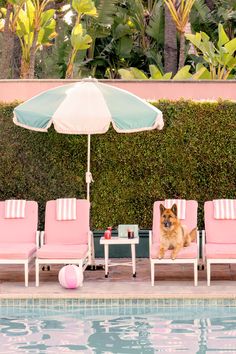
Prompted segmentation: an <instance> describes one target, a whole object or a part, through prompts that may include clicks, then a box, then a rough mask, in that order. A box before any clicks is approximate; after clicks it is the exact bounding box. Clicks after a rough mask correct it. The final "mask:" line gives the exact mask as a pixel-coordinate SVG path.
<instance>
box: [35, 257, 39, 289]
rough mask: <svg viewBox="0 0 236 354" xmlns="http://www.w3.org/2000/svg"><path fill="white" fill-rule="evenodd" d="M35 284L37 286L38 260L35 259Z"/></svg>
mask: <svg viewBox="0 0 236 354" xmlns="http://www.w3.org/2000/svg"><path fill="white" fill-rule="evenodd" d="M35 285H36V286H39V262H38V260H37V259H36V260H35Z"/></svg>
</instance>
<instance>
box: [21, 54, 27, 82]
mask: <svg viewBox="0 0 236 354" xmlns="http://www.w3.org/2000/svg"><path fill="white" fill-rule="evenodd" d="M28 76H29V62H28V61H26V60H25V59H24V58H23V57H22V58H21V67H20V77H21V79H28V78H29V77H28Z"/></svg>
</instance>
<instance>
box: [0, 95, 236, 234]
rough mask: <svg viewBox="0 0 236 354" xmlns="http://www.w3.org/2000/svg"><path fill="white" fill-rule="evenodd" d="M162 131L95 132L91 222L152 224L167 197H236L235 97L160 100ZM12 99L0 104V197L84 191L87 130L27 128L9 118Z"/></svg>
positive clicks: (43, 197)
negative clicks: (155, 211) (228, 99)
mask: <svg viewBox="0 0 236 354" xmlns="http://www.w3.org/2000/svg"><path fill="white" fill-rule="evenodd" d="M155 104H156V105H157V106H158V107H159V109H161V110H162V112H163V115H164V121H165V127H164V129H163V130H162V131H151V132H142V133H135V134H117V133H116V132H115V131H113V129H110V131H109V132H108V133H106V134H104V135H97V136H95V135H94V136H92V139H91V169H92V173H93V178H94V181H95V182H94V183H93V184H92V187H91V201H92V208H91V224H92V229H103V228H105V227H106V226H107V225H113V226H114V227H115V226H116V225H118V224H120V223H138V224H139V226H140V227H141V228H151V224H152V206H153V202H154V201H155V200H159V199H164V198H186V199H196V200H198V202H199V228H202V227H203V203H204V201H205V200H211V199H213V198H235V197H236V173H235V171H236V103H232V102H226V101H222V102H217V103H209V102H207V103H206V102H204V103H195V102H191V101H178V102H170V101H160V102H158V103H155ZM14 105H15V104H10V105H3V104H2V105H1V106H0V139H1V148H0V149H1V151H0V156H1V158H0V199H1V200H4V199H7V198H13V197H14V198H25V199H33V200H36V201H38V202H39V205H40V220H41V221H40V228H41V229H43V219H44V207H45V202H46V201H47V200H49V199H55V198H58V197H73V196H76V197H78V198H85V197H86V184H85V181H84V174H85V170H86V158H87V137H86V136H69V135H62V134H58V133H56V132H55V131H54V130H53V129H51V130H50V132H49V133H37V132H32V131H29V130H26V129H23V128H20V127H17V126H15V125H14V124H13V122H12V110H13V108H14Z"/></svg>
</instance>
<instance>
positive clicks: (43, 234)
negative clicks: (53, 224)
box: [39, 231, 45, 247]
mask: <svg viewBox="0 0 236 354" xmlns="http://www.w3.org/2000/svg"><path fill="white" fill-rule="evenodd" d="M44 236H45V232H44V231H41V232H40V241H39V247H42V245H44Z"/></svg>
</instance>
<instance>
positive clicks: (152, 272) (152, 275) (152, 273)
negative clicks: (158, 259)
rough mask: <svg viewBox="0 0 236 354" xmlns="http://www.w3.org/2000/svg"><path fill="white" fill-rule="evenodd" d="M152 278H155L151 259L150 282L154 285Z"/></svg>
mask: <svg viewBox="0 0 236 354" xmlns="http://www.w3.org/2000/svg"><path fill="white" fill-rule="evenodd" d="M154 279H155V264H154V262H152V261H151V284H152V286H154Z"/></svg>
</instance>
